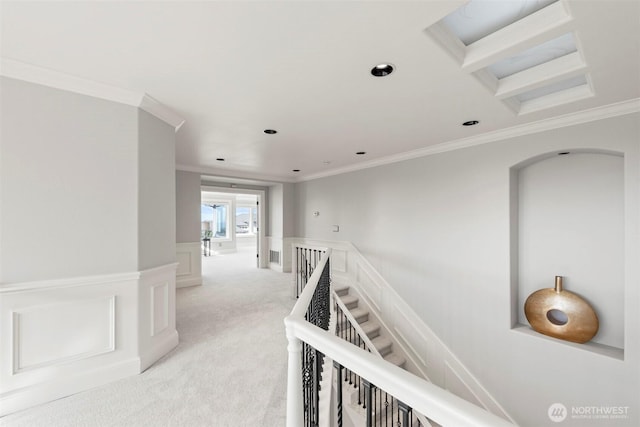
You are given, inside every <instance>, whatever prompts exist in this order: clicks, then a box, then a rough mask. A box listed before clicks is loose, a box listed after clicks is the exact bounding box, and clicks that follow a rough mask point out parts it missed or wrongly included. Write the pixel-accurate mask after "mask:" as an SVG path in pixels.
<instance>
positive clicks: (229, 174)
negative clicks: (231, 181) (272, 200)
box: [176, 164, 297, 184]
mask: <svg viewBox="0 0 640 427" xmlns="http://www.w3.org/2000/svg"><path fill="white" fill-rule="evenodd" d="M176 170H177V171H182V172H193V173H199V174H201V175H207V176H210V177H220V178H237V179H248V180H254V181H263V182H264V183H265V184H278V183H293V182H297V180H295V179H292V178H288V177H284V176H276V175H264V174H259V173H254V172H244V171H240V170H234V169H221V168H212V167H207V166H190V165H182V164H176Z"/></svg>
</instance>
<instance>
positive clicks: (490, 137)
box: [297, 98, 640, 181]
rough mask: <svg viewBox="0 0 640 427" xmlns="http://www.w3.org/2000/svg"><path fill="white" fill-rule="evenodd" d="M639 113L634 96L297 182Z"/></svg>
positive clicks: (309, 177)
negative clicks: (625, 99)
mask: <svg viewBox="0 0 640 427" xmlns="http://www.w3.org/2000/svg"><path fill="white" fill-rule="evenodd" d="M638 112H640V98H633V99H629V100H627V101H622V102H618V103H615V104H609V105H605V106H602V107H596V108H591V109H589V110H583V111H578V112H576V113H570V114H565V115H562V116H558V117H553V118H551V119H546V120H540V121H537V122H532V123H526V124H523V125H519V126H514V127H510V128H507V129H501V130H497V131H494V132H487V133H483V134H480V135H476V136H472V137H468V138H462V139H457V140H454V141H449V142H444V143H441V144H436V145H432V146H429V147H425V148H420V149H417V150H412V151H407V152H405V153H400V154H394V155H391V156H387V157H383V158H380V159H376V160H371V161H369V162H364V163H359V164H357V165H352V166H346V167H344V168H338V169H333V170H330V171H326V172H321V173H317V174H311V175H306V176H304V177H301V178H299V179H298V180H297V181H311V180H314V179H318V178H326V177H329V176H335V175H341V174H343V173H348V172H355V171H358V170H362V169H369V168H373V167H376V166H382V165H388V164H391V163H397V162H402V161H405V160H411V159H417V158H420V157H425V156H430V155H433V154H439V153H444V152H447V151H454V150H459V149H462V148H468V147H473V146H476V145H482V144H488V143H491V142H496V141H502V140H505V139H510V138H515V137H519V136H524V135H530V134H534V133H539V132H544V131H548V130H552V129H558V128H563V127H567V126H573V125H578V124H582V123H588V122H593V121H597V120H602V119H607V118H610V117H616V116H624V115H626V114H632V113H638Z"/></svg>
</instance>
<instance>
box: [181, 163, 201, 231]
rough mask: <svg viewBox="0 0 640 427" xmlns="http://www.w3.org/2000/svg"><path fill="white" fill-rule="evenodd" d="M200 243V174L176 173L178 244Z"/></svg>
mask: <svg viewBox="0 0 640 427" xmlns="http://www.w3.org/2000/svg"><path fill="white" fill-rule="evenodd" d="M199 241H200V174H198V173H192V172H183V171H176V242H178V243H188V242H199Z"/></svg>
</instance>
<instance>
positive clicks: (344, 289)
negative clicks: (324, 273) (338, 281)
mask: <svg viewBox="0 0 640 427" xmlns="http://www.w3.org/2000/svg"><path fill="white" fill-rule="evenodd" d="M333 290H334V291H335V292H336V294H338V296H343V295H347V294H348V293H349V286H346V285H335V286H334V288H333Z"/></svg>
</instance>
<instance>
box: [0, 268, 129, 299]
mask: <svg viewBox="0 0 640 427" xmlns="http://www.w3.org/2000/svg"><path fill="white" fill-rule="evenodd" d="M139 278H140V272H137V271H136V272H131V273H115V274H105V275H100V276H85V277H71V278H65V279H54V280H38V281H33V282H22V283H20V282H18V283H3V284H1V285H0V294H9V293H15V292H25V291H35V290H41V289H62V288H70V287H74V286H94V285H104V284H108V283H114V282H125V281H130V280H137V279H139Z"/></svg>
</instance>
